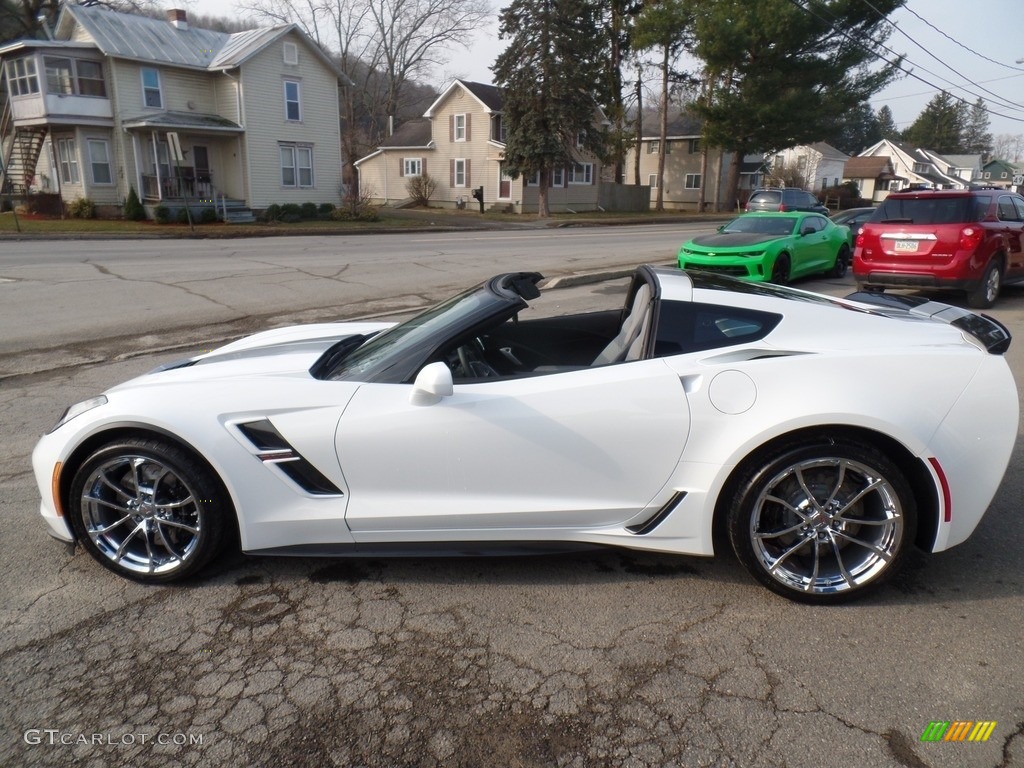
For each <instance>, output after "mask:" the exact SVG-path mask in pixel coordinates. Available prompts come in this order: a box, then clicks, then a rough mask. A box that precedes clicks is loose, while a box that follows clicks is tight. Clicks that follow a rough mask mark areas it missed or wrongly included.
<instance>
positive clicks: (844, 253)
mask: <svg viewBox="0 0 1024 768" xmlns="http://www.w3.org/2000/svg"><path fill="white" fill-rule="evenodd" d="M849 266H850V246H848V245H846V244H843V245H841V246H840V247H839V253H837V254H836V263H835V264H834V265H833V266H832V269H831V270H829V273H828V276H829V277H837V278H838V277H845V276H846V270H847V268H848V267H849Z"/></svg>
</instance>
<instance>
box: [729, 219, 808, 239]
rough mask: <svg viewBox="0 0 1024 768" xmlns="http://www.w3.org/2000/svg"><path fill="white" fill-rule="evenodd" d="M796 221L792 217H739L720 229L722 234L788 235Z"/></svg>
mask: <svg viewBox="0 0 1024 768" xmlns="http://www.w3.org/2000/svg"><path fill="white" fill-rule="evenodd" d="M796 221H797V219H796V218H794V217H792V216H740V217H739V218H736V219H733V220H732V221H730V222H729V223H728V224H726V225H725V226H724V227H722V232H746V233H751V234H757V235H790V234H792V233H793V225H794V224H795V223H796Z"/></svg>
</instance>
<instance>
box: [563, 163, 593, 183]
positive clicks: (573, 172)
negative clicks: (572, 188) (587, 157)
mask: <svg viewBox="0 0 1024 768" xmlns="http://www.w3.org/2000/svg"><path fill="white" fill-rule="evenodd" d="M593 182H594V164H593V163H573V164H572V165H570V166H569V183H570V184H592V183H593Z"/></svg>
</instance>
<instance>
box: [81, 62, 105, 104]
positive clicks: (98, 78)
mask: <svg viewBox="0 0 1024 768" xmlns="http://www.w3.org/2000/svg"><path fill="white" fill-rule="evenodd" d="M75 70H76V72H77V73H78V80H77V82H78V95H79V96H103V97H106V95H107V86H106V85H105V84H104V82H103V67H102V66H101V65H100V63H99V62H98V61H85V60H83V59H76V60H75Z"/></svg>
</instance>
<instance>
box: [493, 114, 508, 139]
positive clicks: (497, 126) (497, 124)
mask: <svg viewBox="0 0 1024 768" xmlns="http://www.w3.org/2000/svg"><path fill="white" fill-rule="evenodd" d="M493 125H494V140H495V141H500V142H501V143H502V144H504V143H505V136H506V133H505V121H504V120H502V119H501V115H495V116H494V123H493Z"/></svg>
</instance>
